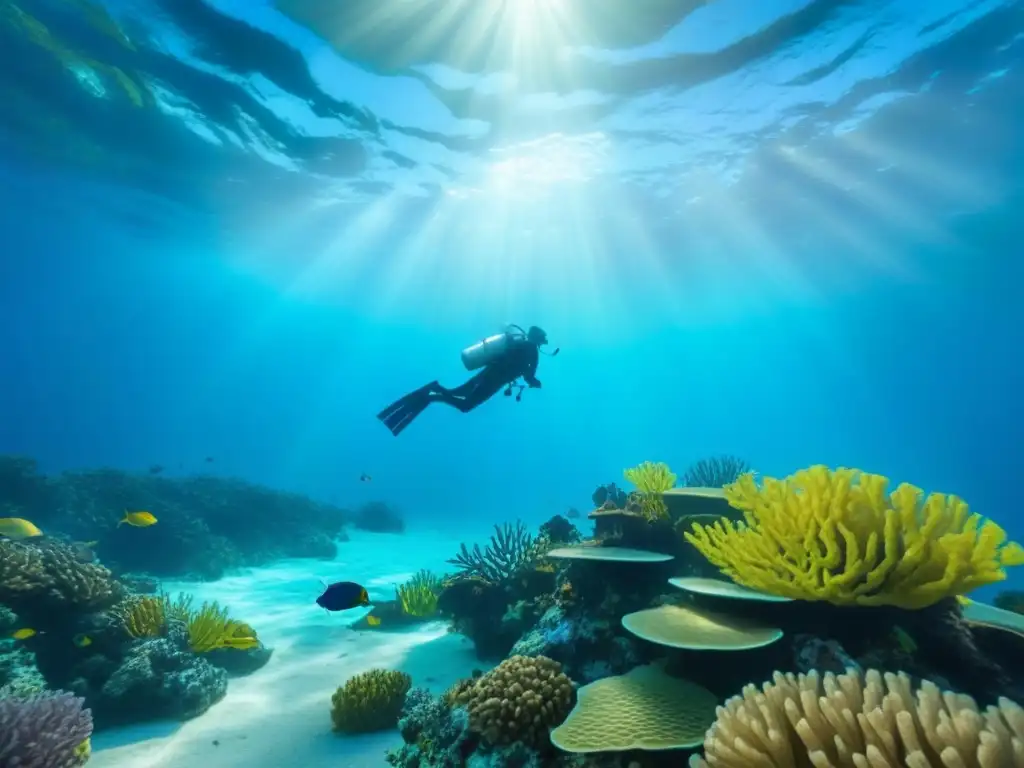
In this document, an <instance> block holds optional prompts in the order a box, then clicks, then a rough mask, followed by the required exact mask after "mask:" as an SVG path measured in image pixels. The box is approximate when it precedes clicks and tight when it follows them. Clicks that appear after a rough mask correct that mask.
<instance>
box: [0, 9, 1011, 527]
mask: <svg viewBox="0 0 1024 768" xmlns="http://www.w3.org/2000/svg"><path fill="white" fill-rule="evenodd" d="M17 5H18V6H20V8H21V9H22V11H23V12H26V13H28V14H30V15H31V16H32V17H34V18H35V19H36V20H37V21H38V22H40V23H41V24H42V25H44V29H45V30H46V31H47V35H48V36H46V35H44V36H43V37H39V34H38V30H37V36H36V37H32V36H31V35H29V34H28V33H27V32H26V31H25V30H26V27H24V26H22V27H17V26H15V22H14V21H12V19H15V18H16V13H15V12H14V11H12V9H14V8H15V7H16V5H15V4H14V3H13V2H11V0H3V2H2V3H0V11H2V13H0V20H2V26H0V37H2V40H3V43H2V45H3V50H4V51H5V53H4V57H3V63H2V64H0V78H2V79H0V89H2V92H0V98H2V99H3V107H2V108H0V172H2V178H3V181H2V184H0V202H2V204H0V232H2V233H3V240H2V246H0V247H2V254H3V255H2V259H0V329H2V332H0V341H2V344H0V372H2V373H0V409H2V410H0V453H21V454H26V455H30V456H33V457H36V458H37V459H39V461H40V462H41V465H42V467H43V468H44V469H46V470H48V471H50V470H60V469H64V468H72V467H95V466H102V465H110V466H116V467H120V468H124V469H128V470H145V468H146V467H147V466H149V465H150V464H153V463H160V464H163V465H165V466H166V467H167V472H168V473H169V474H187V473H189V472H193V471H196V470H197V469H201V468H202V462H203V457H205V456H214V457H216V459H217V462H218V463H217V469H218V470H219V471H222V472H224V473H227V474H232V475H236V476H240V477H244V478H247V479H250V480H254V481H259V482H263V483H266V484H269V485H272V486H275V487H280V488H286V489H291V490H297V491H301V492H304V493H308V494H310V495H313V496H315V497H318V498H323V499H326V500H335V501H337V502H339V503H343V504H345V505H354V504H358V503H359V502H361V501H365V500H368V499H369V498H377V497H381V496H386V497H387V499H388V500H389V501H391V502H393V503H395V504H397V505H399V506H400V507H401V508H402V509H403V510H405V512H406V516H407V517H408V518H410V519H411V520H420V521H427V522H429V523H431V524H432V525H434V526H435V527H438V528H444V527H450V528H458V527H460V526H463V525H466V524H468V523H469V522H472V523H474V524H481V523H482V524H483V525H484V527H486V526H487V525H489V524H490V523H491V522H495V521H500V520H506V519H510V518H513V517H522V518H524V519H526V520H528V521H530V522H531V523H538V522H540V521H542V520H543V519H546V518H547V517H549V516H550V515H551V514H554V513H557V512H560V511H563V510H564V509H565V508H567V507H569V506H576V507H580V508H586V505H587V504H588V503H589V497H590V493H591V491H592V490H593V488H594V486H595V485H596V484H598V483H600V482H607V481H611V480H620V478H621V472H622V469H623V468H624V467H627V466H631V465H633V464H636V463H638V462H640V461H642V460H645V459H652V460H660V461H666V462H668V463H670V464H671V465H672V466H673V467H674V468H676V469H677V471H680V472H681V471H682V470H683V469H684V468H685V466H686V465H687V464H689V463H690V462H692V461H694V460H696V459H698V458H701V457H703V456H707V455H712V454H718V453H725V452H727V453H732V454H737V455H739V456H742V457H744V458H745V459H746V460H747V461H749V462H750V463H751V464H753V465H754V466H755V467H756V468H757V469H759V470H760V471H761V472H763V473H765V474H768V475H785V474H788V473H790V472H792V471H794V470H795V469H798V468H800V467H803V466H806V465H810V464H814V463H824V464H829V465H833V466H840V465H843V466H856V467H860V468H862V469H865V470H868V471H873V472H879V473H883V474H886V475H888V476H890V477H892V478H893V480H894V481H904V480H905V481H909V482H912V483H914V484H916V485H919V486H922V487H924V488H926V489H930V490H940V491H946V492H952V493H957V494H959V495H961V496H963V497H964V498H965V499H967V500H968V502H969V503H970V504H971V505H972V507H973V508H975V509H977V510H978V511H981V512H983V513H986V514H990V515H992V516H993V517H995V518H996V519H997V520H999V521H1000V522H1001V523H1003V524H1004V525H1005V526H1006V527H1007V528H1008V529H1009V530H1010V532H1011V533H1013V534H1015V535H1016V536H1024V518H1022V517H1021V515H1020V510H1019V508H1018V507H1019V493H1020V491H1019V479H1020V474H1019V473H1020V465H1021V449H1022V446H1024V409H1022V405H1021V392H1022V384H1024V381H1022V378H1024V377H1022V363H1021V358H1020V350H1021V349H1022V348H1024V302H1022V299H1024V291H1022V289H1021V278H1022V274H1021V272H1022V266H1021V263H1022V261H1021V260H1022V256H1024V254H1022V251H1021V245H1020V243H1021V234H1022V228H1024V218H1022V217H1021V213H1020V212H1021V210H1022V189H1021V178H1022V169H1024V156H1022V150H1024V138H1022V137H1024V131H1022V130H1021V128H1020V125H1021V119H1022V118H1021V114H1022V109H1024V80H1022V75H1021V64H1022V60H1024V3H1020V2H986V1H982V0H976V1H975V2H961V1H957V0H943V1H942V2H939V1H938V0H936V2H931V3H921V2H917V1H916V0H890V1H889V2H839V1H838V0H817V1H816V2H799V1H798V0H786V1H785V2H783V1H782V0H778V1H773V2H768V1H767V0H765V1H764V2H753V1H752V0H731V1H730V0H722V1H721V2H714V3H710V4H708V5H706V6H704V7H701V8H699V9H697V10H695V11H694V12H693V13H692V14H690V15H687V14H686V13H684V11H683V10H681V9H683V8H685V7H687V6H689V5H690V4H688V3H685V2H679V3H669V2H660V3H658V2H651V3H638V4H625V3H623V4H616V3H604V4H601V3H595V4H593V5H592V4H591V3H589V2H584V0H546V2H545V0H533V1H532V2H520V3H512V2H508V1H506V2H499V1H498V0H486V2H485V0H481V1H480V2H479V3H478V4H475V5H474V4H471V5H472V7H470V6H469V5H465V4H460V3H454V4H451V5H448V4H445V3H440V2H434V3H426V2H424V3H406V2H398V1H397V0H394V2H376V3H369V2H352V3H350V4H348V5H347V6H346V8H347V9H348V10H347V12H345V13H343V12H341V11H338V12H337V13H336V14H335V15H336V17H337V18H334V19H327V20H325V21H324V22H323V23H324V26H325V28H328V29H333V30H336V31H338V34H337V37H338V38H339V39H338V40H337V41H336V43H337V50H335V48H333V47H332V46H330V45H329V44H327V43H326V42H324V41H323V40H322V39H321V38H319V37H318V36H317V34H315V33H314V32H313V31H310V30H309V29H307V28H305V27H303V26H302V25H301V24H299V23H297V22H295V21H292V20H289V19H288V18H286V17H285V16H284V15H283V14H282V13H281V12H280V11H278V10H276V9H275V8H273V7H271V6H270V5H268V4H267V3H265V2H263V1H262V0H252V2H240V0H235V1H230V0H218V2H211V3H210V4H205V3H203V2H201V1H200V0H162V1H161V2H151V1H149V0H147V1H146V2H143V1H141V0H138V1H134V2H132V1H129V0H110V2H108V3H106V4H105V5H106V8H107V9H108V11H109V14H110V17H111V18H112V19H114V20H116V22H117V24H118V25H119V26H120V29H121V30H122V31H123V35H124V37H123V38H121V37H119V36H118V35H117V34H114V33H109V28H108V27H102V28H101V27H99V26H97V25H95V24H90V23H89V21H88V19H89V18H95V17H96V15H97V14H96V12H95V9H93V11H92V12H91V15H90V13H86V10H87V9H88V7H89V6H87V5H86V4H85V2H84V0H82V2H77V1H76V2H57V0H22V2H20V3H18V4H17ZM282 5H285V4H282ZM303 5H305V4H304V3H298V2H295V3H294V4H293V5H291V6H290V7H292V8H299V7H300V6H303ZM596 6H600V10H595V7H596ZM417 8H426V9H427V10H425V11H422V15H420V16H415V14H416V13H418V11H416V9H417ZM445 8H447V10H445ZM297 15H298V14H297ZM18 18H21V17H18ZM33 29H36V28H34V27H33ZM104 29H106V30H107V32H105V31H103V30H104ZM339 30H340V31H339ZM43 38H45V40H47V41H51V43H52V41H59V44H60V45H61V46H63V47H62V48H60V51H62V52H63V53H62V54H61V56H60V57H58V55H57V54H56V53H55V50H56V49H55V48H54V47H53V45H51V44H50V43H48V44H47V45H49V47H47V45H44V44H43V43H41V42H40V40H41V39H43ZM125 40H127V41H130V45H129V44H126V43H125ZM68 51H71V52H73V54H74V55H73V56H70V55H68V53H67V52H68ZM62 61H63V62H64V63H61V62H62ZM90 62H92V63H91V64H90ZM96 62H100V63H101V65H100V66H99V67H97V66H95V64H96ZM111 67H117V68H119V70H120V71H121V72H122V73H123V74H124V75H125V76H126V77H128V78H130V79H131V80H132V81H133V82H134V83H135V88H136V89H137V93H138V94H139V97H140V99H141V106H140V105H137V104H136V103H134V102H133V99H132V96H131V92H130V89H128V88H126V87H124V86H122V85H120V84H119V80H118V77H117V76H116V75H114V74H112V71H113V70H111V69H110V68H111ZM508 322H517V323H520V324H523V325H524V326H525V325H529V324H538V325H541V326H543V327H544V328H546V329H547V331H548V333H549V334H550V337H551V340H552V345H553V346H559V347H561V349H562V352H561V354H560V356H559V357H557V358H555V359H546V358H542V359H541V364H540V368H539V371H538V376H539V378H540V379H541V380H542V382H543V389H541V390H539V391H537V390H532V391H528V392H527V393H526V394H525V396H524V398H523V401H522V402H521V403H518V404H517V403H514V402H512V401H511V400H510V399H505V398H501V397H500V396H499V397H497V398H495V401H493V402H489V403H487V404H486V405H484V406H483V407H481V408H480V409H479V410H477V411H475V412H473V413H471V414H469V415H462V414H459V413H457V412H454V411H452V410H451V409H447V408H443V407H441V406H436V407H432V408H430V409H428V411H427V412H426V413H425V414H424V415H423V416H422V417H421V418H420V419H419V420H418V421H417V422H416V423H415V424H414V425H413V426H411V427H410V428H409V429H408V430H407V431H406V432H405V433H403V434H402V435H401V436H400V437H398V438H395V437H393V436H392V435H391V434H389V433H388V431H387V430H386V429H384V428H383V427H382V425H381V424H380V423H379V422H378V421H377V420H376V419H375V418H374V415H375V414H376V413H377V412H378V411H379V410H380V409H381V408H382V407H384V406H385V405H386V404H388V403H389V402H391V401H392V400H394V399H395V398H397V397H399V396H400V395H402V394H404V393H405V392H407V391H409V390H410V389H413V388H415V387H418V386H420V385H421V384H423V383H425V382H427V381H430V380H431V379H434V378H438V379H440V380H441V381H442V382H443V383H446V384H450V385H453V386H454V385H455V384H457V383H460V382H461V380H462V379H463V378H464V377H465V376H466V374H465V371H463V370H462V368H461V364H460V360H459V351H460V350H461V349H462V348H463V347H464V346H466V345H468V344H470V343H472V342H473V341H475V340H476V339H478V338H480V337H481V336H482V335H486V334H489V333H492V332H494V331H496V330H498V329H500V328H501V327H502V326H503V325H504V324H505V323H508ZM363 472H367V473H370V474H371V475H373V477H374V480H373V483H372V485H370V484H366V483H360V482H359V477H360V474H361V473H363Z"/></svg>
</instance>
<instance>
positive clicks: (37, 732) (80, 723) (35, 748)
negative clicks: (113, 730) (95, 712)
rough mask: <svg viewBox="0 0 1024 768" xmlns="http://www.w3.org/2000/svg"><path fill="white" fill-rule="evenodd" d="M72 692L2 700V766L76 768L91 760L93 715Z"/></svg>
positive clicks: (0, 748)
mask: <svg viewBox="0 0 1024 768" xmlns="http://www.w3.org/2000/svg"><path fill="white" fill-rule="evenodd" d="M82 703H83V700H82V699H79V698H76V697H74V696H72V695H71V694H69V693H43V694H39V695H37V696H30V697H28V698H0V765H2V766H17V768H73V767H74V766H79V765H84V764H85V762H86V761H87V760H88V759H89V751H90V750H89V737H90V736H91V735H92V714H91V713H90V712H89V710H88V709H83V708H82Z"/></svg>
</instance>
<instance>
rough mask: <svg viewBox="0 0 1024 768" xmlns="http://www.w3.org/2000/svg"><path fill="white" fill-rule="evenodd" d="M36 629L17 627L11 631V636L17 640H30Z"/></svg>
mask: <svg viewBox="0 0 1024 768" xmlns="http://www.w3.org/2000/svg"><path fill="white" fill-rule="evenodd" d="M35 635H36V631H35V630H34V629H31V628H29V627H23V628H22V629H16V630H14V631H13V632H11V637H13V638H14V639H15V640H28V639H29V638H30V637H35Z"/></svg>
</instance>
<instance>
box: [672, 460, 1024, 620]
mask: <svg viewBox="0 0 1024 768" xmlns="http://www.w3.org/2000/svg"><path fill="white" fill-rule="evenodd" d="M888 482H889V481H888V480H887V479H886V478H885V477H882V476H880V475H871V474H866V473H861V472H859V471H858V470H852V469H838V470H836V471H834V472H833V471H831V470H829V469H828V468H827V467H824V466H815V467H811V468H810V469H805V470H801V471H800V472H797V473H796V474H794V475H792V476H791V477H788V478H786V479H785V480H776V479H774V478H765V479H764V485H763V487H759V486H758V485H757V483H756V482H755V481H754V477H753V475H750V474H748V475H744V476H742V477H741V478H740V479H739V480H738V481H737V482H735V483H733V484H731V485H728V486H726V488H725V493H726V498H728V500H729V503H730V504H731V505H732V506H733V507H735V508H737V509H739V510H741V511H742V512H743V514H744V517H745V519H746V523H745V524H744V523H738V524H734V523H733V522H731V521H729V520H723V521H719V522H717V523H715V524H714V525H713V526H705V525H700V524H698V523H695V524H694V525H693V533H692V534H691V533H687V534H685V536H686V540H687V541H689V542H690V543H691V544H693V545H694V546H695V547H696V548H697V549H698V550H699V551H700V552H701V553H702V554H703V555H704V556H705V557H706V558H707V559H708V560H709V561H710V562H711V563H712V564H714V565H715V566H717V567H718V568H719V569H721V570H722V572H723V573H725V574H726V575H727V576H729V577H730V578H732V579H733V580H734V581H736V582H737V583H739V584H742V585H744V586H747V587H750V588H752V589H757V590H761V591H764V592H768V593H770V594H775V595H781V596H784V597H791V598H795V599H798V600H825V601H828V602H830V603H834V604H836V605H852V604H857V605H868V606H873V605H894V606H898V607H901V608H910V609H914V608H923V607H925V606H928V605H931V604H933V603H936V602H938V601H939V600H941V599H943V598H946V597H949V596H951V595H961V594H964V593H967V592H970V591H971V590H973V589H976V588H978V587H981V586H984V585H985V584H992V583H994V582H997V581H1002V580H1003V579H1004V578H1006V573H1005V571H1004V570H1003V568H1004V567H1006V566H1014V565H1022V564H1024V548H1022V547H1021V546H1020V545H1019V544H1017V543H1016V542H1008V541H1007V538H1006V532H1005V531H1004V530H1003V529H1002V528H1000V527H999V526H998V525H996V524H995V523H994V522H992V521H991V520H983V519H982V517H981V516H980V515H978V514H971V512H970V510H969V509H968V506H967V504H966V503H964V502H963V501H962V500H961V499H959V498H957V497H956V496H946V495H943V494H938V493H933V494H930V495H929V496H928V497H927V498H924V499H923V500H922V497H923V493H922V491H921V490H920V489H919V488H915V487H914V486H912V485H908V484H906V483H904V484H902V485H900V486H899V487H898V488H897V489H896V490H895V491H894V492H893V493H892V494H890V495H889V496H886V487H887V485H888Z"/></svg>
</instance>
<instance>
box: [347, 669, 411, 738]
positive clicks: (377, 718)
mask: <svg viewBox="0 0 1024 768" xmlns="http://www.w3.org/2000/svg"><path fill="white" fill-rule="evenodd" d="M411 686H412V678H411V677H409V675H407V674H405V673H404V672H396V671H394V670H389V669H371V670H369V671H368V672H363V673H362V674H358V675H355V676H354V677H350V678H349V679H348V680H347V681H346V682H345V684H344V685H343V686H341V687H340V688H338V690H336V691H335V692H334V695H333V696H331V722H332V723H333V724H334V730H335V731H337V732H339V733H369V732H370V731H383V730H387V729H388V728H394V727H395V725H396V724H397V723H398V717H399V715H400V714H401V713H402V707H403V706H404V704H405V695H406V694H407V693H408V692H409V688H410V687H411Z"/></svg>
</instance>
